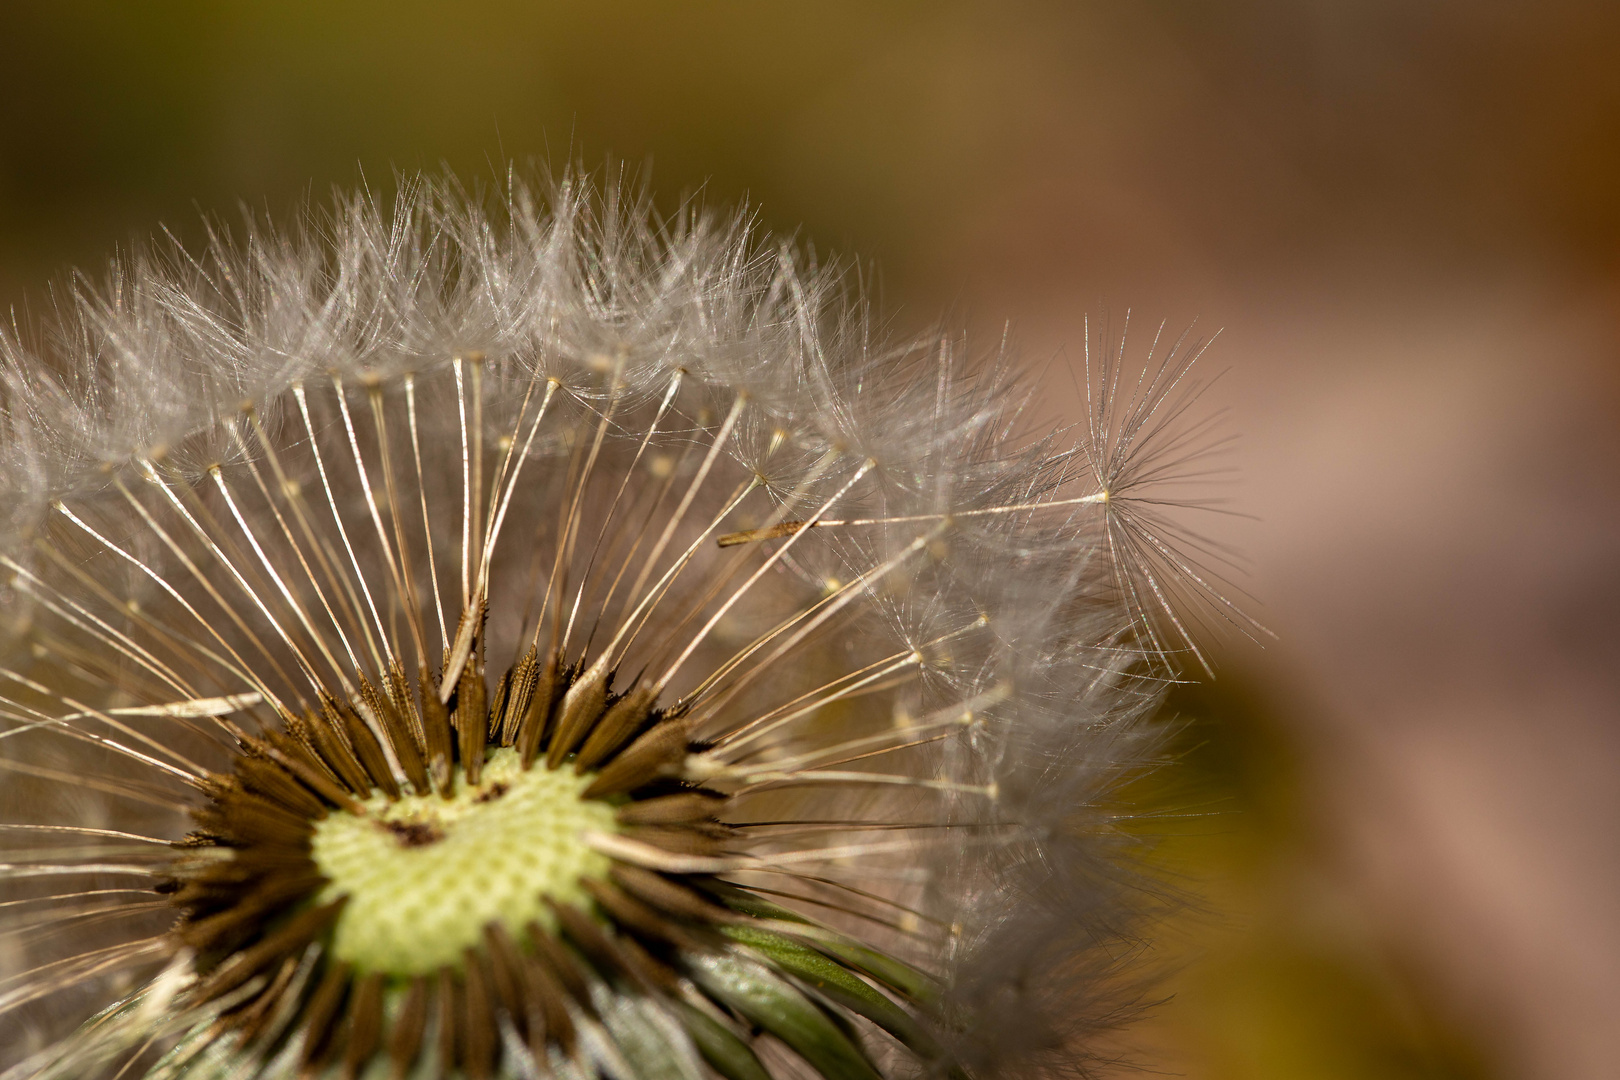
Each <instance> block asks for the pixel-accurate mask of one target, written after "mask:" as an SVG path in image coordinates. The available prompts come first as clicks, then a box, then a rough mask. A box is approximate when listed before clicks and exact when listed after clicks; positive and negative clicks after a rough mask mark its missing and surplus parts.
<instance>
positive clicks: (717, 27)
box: [0, 0, 1620, 1080]
mask: <svg viewBox="0 0 1620 1080" xmlns="http://www.w3.org/2000/svg"><path fill="white" fill-rule="evenodd" d="M610 156H611V157H613V158H614V159H615V160H619V161H622V162H624V163H626V166H625V167H626V168H628V169H630V170H631V171H634V172H637V173H640V174H645V173H647V172H648V171H649V170H650V173H651V176H652V180H653V183H654V185H655V187H656V188H657V189H658V190H659V191H661V192H665V193H668V199H669V200H670V202H669V205H670V206H673V205H674V200H676V199H678V198H680V197H681V195H682V194H683V193H689V192H694V191H699V192H701V193H702V197H703V198H704V199H706V200H708V201H710V202H718V203H727V202H732V201H736V200H739V199H743V198H747V199H749V200H751V201H752V202H754V203H756V204H757V205H758V206H759V207H760V208H761V218H762V221H763V222H764V223H765V224H766V225H768V226H770V227H772V228H776V229H780V230H785V231H796V234H797V235H798V236H799V237H800V239H801V240H802V241H803V242H805V243H808V244H814V245H815V246H816V248H817V249H818V251H829V250H831V251H840V252H847V253H850V252H852V253H858V254H860V255H861V256H862V257H863V258H865V259H867V260H868V262H866V263H865V264H864V265H865V267H866V271H867V272H868V273H869V274H870V280H871V281H872V282H873V286H874V288H875V290H876V292H877V294H878V297H879V300H880V303H881V306H882V309H883V311H884V313H885V314H886V315H887V316H888V317H889V318H890V319H891V320H892V323H893V325H895V326H896V327H898V328H902V329H905V328H910V329H917V328H921V327H924V326H926V325H928V324H929V323H930V322H931V320H933V319H934V318H935V317H936V316H937V315H938V313H939V312H941V311H942V310H945V311H948V312H949V313H950V317H951V318H952V319H953V320H954V321H955V322H957V323H959V324H963V325H966V326H968V327H970V328H971V329H972V332H973V334H974V335H975V336H976V338H977V339H978V340H979V341H981V342H984V343H986V346H987V347H988V346H989V345H991V344H993V343H994V342H995V341H996V340H998V338H999V335H1000V334H1001V332H1002V328H1003V325H1004V322H1005V321H1007V320H1010V322H1011V325H1012V326H1013V327H1014V331H1015V334H1016V337H1017V339H1018V341H1019V342H1020V343H1021V348H1022V350H1023V352H1024V355H1025V356H1026V357H1027V358H1028V359H1029V361H1030V362H1031V363H1032V364H1035V365H1037V366H1045V368H1046V370H1047V377H1048V379H1049V380H1050V381H1049V386H1050V393H1049V394H1048V395H1047V398H1046V401H1047V407H1048V409H1049V410H1050V412H1051V418H1052V419H1061V418H1063V417H1065V416H1068V417H1070V418H1073V417H1074V416H1075V415H1077V413H1076V408H1077V403H1078V398H1077V396H1076V389H1075V386H1076V382H1075V379H1074V377H1073V376H1072V374H1071V372H1072V369H1073V367H1074V365H1075V363H1076V362H1077V360H1078V358H1079V355H1080V347H1081V346H1082V344H1083V341H1084V337H1085V323H1084V322H1083V319H1084V317H1085V315H1086V314H1087V313H1088V312H1090V313H1092V314H1093V315H1094V316H1096V315H1099V314H1100V313H1104V312H1106V313H1107V314H1108V317H1109V319H1110V320H1111V321H1110V323H1109V325H1111V326H1113V327H1115V328H1117V327H1119V326H1120V325H1121V324H1122V322H1123V319H1124V315H1125V313H1126V312H1127V311H1130V312H1131V319H1132V326H1133V329H1135V328H1141V329H1147V328H1151V327H1152V326H1154V325H1156V324H1157V322H1158V321H1159V320H1161V319H1166V320H1168V321H1169V325H1170V326H1171V327H1172V328H1173V329H1180V328H1181V327H1183V326H1185V325H1187V324H1189V323H1192V322H1193V321H1194V320H1196V321H1197V324H1198V326H1199V327H1200V329H1201V331H1204V332H1210V331H1213V330H1215V329H1217V328H1219V329H1221V333H1220V335H1219V338H1218V340H1217V341H1216V344H1215V346H1214V348H1213V349H1212V351H1211V353H1210V354H1209V356H1208V357H1207V359H1206V361H1205V367H1206V369H1207V371H1208V372H1209V373H1210V374H1216V373H1220V374H1221V378H1220V379H1219V380H1217V381H1216V382H1215V383H1214V385H1213V386H1212V387H1211V388H1210V389H1209V390H1208V391H1207V395H1206V399H1205V400H1206V401H1207V402H1208V403H1209V405H1210V407H1211V408H1225V409H1227V410H1229V413H1228V417H1227V420H1226V423H1227V424H1228V426H1229V428H1230V429H1231V430H1233V431H1235V432H1236V433H1238V435H1239V436H1240V442H1239V444H1238V448H1237V449H1236V450H1235V451H1234V452H1232V453H1231V454H1230V455H1229V457H1228V459H1227V460H1226V461H1225V462H1224V464H1229V465H1231V466H1233V467H1234V468H1235V469H1236V476H1237V478H1238V479H1237V482H1236V483H1235V484H1234V485H1232V486H1231V487H1230V488H1229V490H1227V491H1225V492H1224V494H1225V495H1226V496H1227V497H1228V498H1230V499H1231V503H1230V505H1231V507H1232V508H1233V509H1236V510H1240V511H1242V512H1244V513H1246V514H1249V515H1252V516H1253V519H1254V520H1251V519H1249V518H1243V517H1236V516H1220V517H1218V518H1216V519H1215V520H1212V521H1210V522H1206V523H1201V524H1202V525H1203V526H1204V528H1205V529H1206V531H1208V532H1210V533H1211V534H1212V535H1213V536H1215V537H1216V538H1217V539H1219V540H1221V541H1223V542H1227V543H1232V544H1235V545H1236V546H1237V548H1238V549H1239V550H1240V551H1241V552H1242V553H1243V555H1244V556H1245V560H1246V563H1247V566H1248V569H1247V572H1246V574H1244V575H1241V576H1240V577H1239V585H1240V586H1241V587H1242V588H1243V590H1244V591H1245V592H1246V593H1247V594H1248V595H1249V596H1251V597H1252V598H1253V599H1252V601H1249V600H1246V601H1245V604H1246V605H1247V606H1249V608H1250V609H1251V610H1252V612H1253V613H1254V614H1255V615H1257V616H1258V617H1259V618H1260V619H1261V620H1262V621H1264V622H1265V623H1266V624H1267V625H1268V626H1270V627H1271V628H1272V629H1273V630H1275V631H1276V633H1277V635H1278V640H1277V641H1275V642H1267V643H1266V645H1265V647H1264V648H1261V647H1259V646H1258V645H1255V644H1253V643H1250V642H1248V641H1246V640H1244V639H1242V638H1234V639H1232V640H1217V641H1216V642H1215V643H1214V644H1215V648H1216V651H1217V652H1218V653H1219V654H1220V660H1219V670H1220V677H1219V679H1218V680H1217V681H1216V682H1214V683H1213V684H1210V685H1204V686H1189V687H1185V688H1183V689H1181V690H1179V691H1178V692H1177V693H1176V694H1175V695H1174V697H1173V699H1172V702H1171V705H1170V708H1171V709H1172V710H1173V711H1174V712H1175V714H1176V715H1177V716H1179V717H1180V718H1181V726H1180V729H1179V730H1180V731H1181V735H1180V736H1179V739H1180V742H1179V743H1178V746H1177V753H1178V757H1179V760H1180V767H1179V769H1178V770H1177V771H1175V772H1174V774H1173V775H1174V776H1175V778H1176V779H1175V780H1174V783H1175V784H1176V785H1178V789H1177V791H1176V792H1174V794H1175V795H1176V796H1177V798H1178V800H1179V805H1181V806H1182V807H1183V808H1184V809H1185V811H1186V812H1185V813H1184V814H1183V815H1182V816H1179V817H1177V818H1174V819H1166V821H1164V822H1160V823H1159V825H1158V829H1159V832H1160V833H1161V834H1162V837H1163V844H1162V848H1161V857H1162V858H1163V859H1164V860H1165V864H1166V866H1167V868H1168V872H1171V873H1174V874H1176V875H1178V877H1179V878H1180V880H1183V881H1186V882H1189V883H1191V885H1192V887H1193V888H1194V889H1196V891H1198V892H1199V893H1201V894H1202V895H1203V896H1204V897H1205V900H1204V902H1203V904H1202V905H1201V906H1200V907H1199V908H1197V909H1194V910H1191V911H1189V912H1187V913H1186V914H1184V915H1182V916H1180V917H1178V918H1177V919H1176V920H1175V922H1174V923H1173V924H1172V925H1171V926H1169V927H1166V928H1165V933H1164V937H1163V940H1162V942H1161V943H1160V944H1159V945H1158V946H1157V949H1156V952H1155V954H1154V955H1155V957H1156V958H1157V962H1159V963H1161V964H1163V966H1164V968H1165V970H1166V971H1167V972H1168V973H1169V976H1168V983H1167V986H1166V995H1167V997H1168V1000H1167V1002H1166V1003H1165V1004H1164V1005H1162V1006H1161V1007H1160V1008H1158V1009H1157V1010H1156V1011H1155V1013H1154V1015H1153V1017H1152V1018H1151V1019H1150V1020H1149V1021H1148V1022H1146V1023H1145V1024H1142V1025H1140V1026H1138V1027H1137V1028H1135V1029H1134V1030H1133V1031H1132V1032H1131V1034H1130V1036H1129V1038H1128V1040H1127V1047H1126V1048H1125V1053H1126V1054H1127V1055H1128V1056H1129V1057H1130V1058H1131V1059H1133V1060H1134V1061H1136V1062H1138V1063H1140V1064H1143V1065H1146V1066H1148V1067H1150V1068H1151V1069H1152V1070H1154V1071H1155V1072H1159V1073H1164V1074H1169V1075H1182V1076H1188V1077H1195V1078H1211V1080H1214V1078H1227V1077H1230V1078H1245V1080H1250V1078H1252V1080H1271V1078H1274V1077H1275V1078H1282V1077H1324V1078H1341V1077H1342V1078H1351V1077H1358V1078H1359V1077H1396V1078H1408V1077H1410V1078H1442V1077H1444V1078H1476V1077H1477V1078H1487V1077H1528V1078H1542V1077H1545V1078H1549V1080H1550V1078H1558V1080H1583V1078H1592V1080H1598V1078H1603V1077H1612V1076H1614V1075H1616V1070H1617V1068H1620V1065H1617V1063H1620V1021H1617V1020H1616V1017H1617V1016H1620V899H1617V898H1620V704H1617V703H1620V630H1617V626H1620V621H1617V614H1620V466H1617V463H1620V445H1617V444H1620V433H1617V429H1620V5H1615V4H1613V3H1608V2H1603V0H1593V2H1576V0H1541V2H1539V3H1535V4H1526V3H1512V2H1507V0H1229V2H1224V3H1219V4H1202V3H1173V2H1168V0H1157V2H1155V0H1099V2H1090V3H1082V2H1076V0H1068V2H1039V0H1001V2H998V3H977V4H976V3H965V2H952V0H908V2H886V0H831V2H823V3H814V4H774V3H773V4H759V3H743V2H731V3H713V2H701V0H690V2H686V3H652V2H631V0H567V2H561V0H558V2H529V3H522V2H516V0H505V2H502V0H462V2H459V3H455V4H435V3H428V2H424V0H392V2H389V3H375V4H368V3H353V2H343V0H320V2H314V0H281V2H278V3H250V2H245V0H244V2H240V3H235V4H216V3H210V2H206V0H188V2H176V0H150V2H143V3H138V4H134V3H128V2H126V0H98V2H88V0H48V2H47V0H4V3H3V4H0V310H5V309H11V308H14V309H16V310H17V311H19V312H26V310H27V309H29V308H35V309H37V308H38V307H39V305H41V304H42V303H45V302H47V300H46V297H47V294H46V293H45V291H44V286H45V284H46V283H47V282H49V281H51V280H53V279H54V280H56V281H58V282H60V281H61V280H62V276H63V274H64V273H65V271H66V268H68V267H69V266H73V265H77V266H80V267H84V268H86V269H88V270H90V271H91V272H92V273H94V272H96V271H97V267H98V266H99V265H101V264H102V263H103V262H104V260H105V258H106V256H107V254H108V253H109V252H110V251H112V250H113V249H114V248H115V247H117V246H119V245H123V244H127V243H129V242H131V241H132V240H135V239H137V238H139V237H141V236H144V235H147V234H149V233H150V232H151V231H152V230H153V228H154V226H155V225H156V224H157V223H162V224H163V225H165V226H167V227H169V228H170V229H172V230H173V231H174V232H176V233H177V234H178V235H179V236H181V237H182V238H191V239H195V238H196V237H197V236H198V235H199V234H200V232H201V230H200V226H199V210H209V211H215V212H222V213H224V214H225V215H227V216H233V215H234V214H235V213H236V208H237V206H238V204H239V203H245V204H247V205H248V206H251V207H254V208H257V209H260V210H268V211H269V212H271V213H273V214H283V213H286V212H287V211H289V210H290V209H291V208H292V207H294V206H295V205H296V204H297V203H298V202H299V200H300V199H302V198H305V197H309V196H313V197H315V198H317V199H320V198H324V197H325V194H326V192H327V191H328V189H329V188H330V187H331V186H332V185H333V184H342V185H345V186H352V185H353V184H355V183H357V182H359V181H360V180H361V179H362V178H364V179H365V180H366V181H367V182H369V183H371V184H372V186H373V187H374V188H375V189H377V190H379V191H386V190H388V188H389V187H390V186H391V183H392V176H393V174H394V170H395V169H396V168H404V169H411V168H418V167H425V168H430V169H436V168H438V167H439V166H440V165H441V164H442V163H447V164H448V165H449V166H451V167H452V168H454V169H455V170H457V171H458V172H459V173H460V174H461V175H462V176H463V177H464V178H467V179H469V180H476V179H479V178H484V179H490V178H493V177H495V176H497V175H498V174H499V172H500V171H501V169H502V167H503V162H505V161H506V160H508V159H512V160H517V161H520V162H522V161H526V160H533V159H538V160H540V161H542V162H550V163H551V164H552V165H558V166H560V165H564V164H566V163H568V162H569V161H570V160H574V159H579V160H583V161H585V162H586V163H587V164H592V165H596V164H600V163H601V162H602V161H604V160H607V159H608V158H609V157H610ZM1095 325H1096V324H1095V323H1094V324H1093V326H1095ZM1142 340H1145V335H1143V336H1142Z"/></svg>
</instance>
